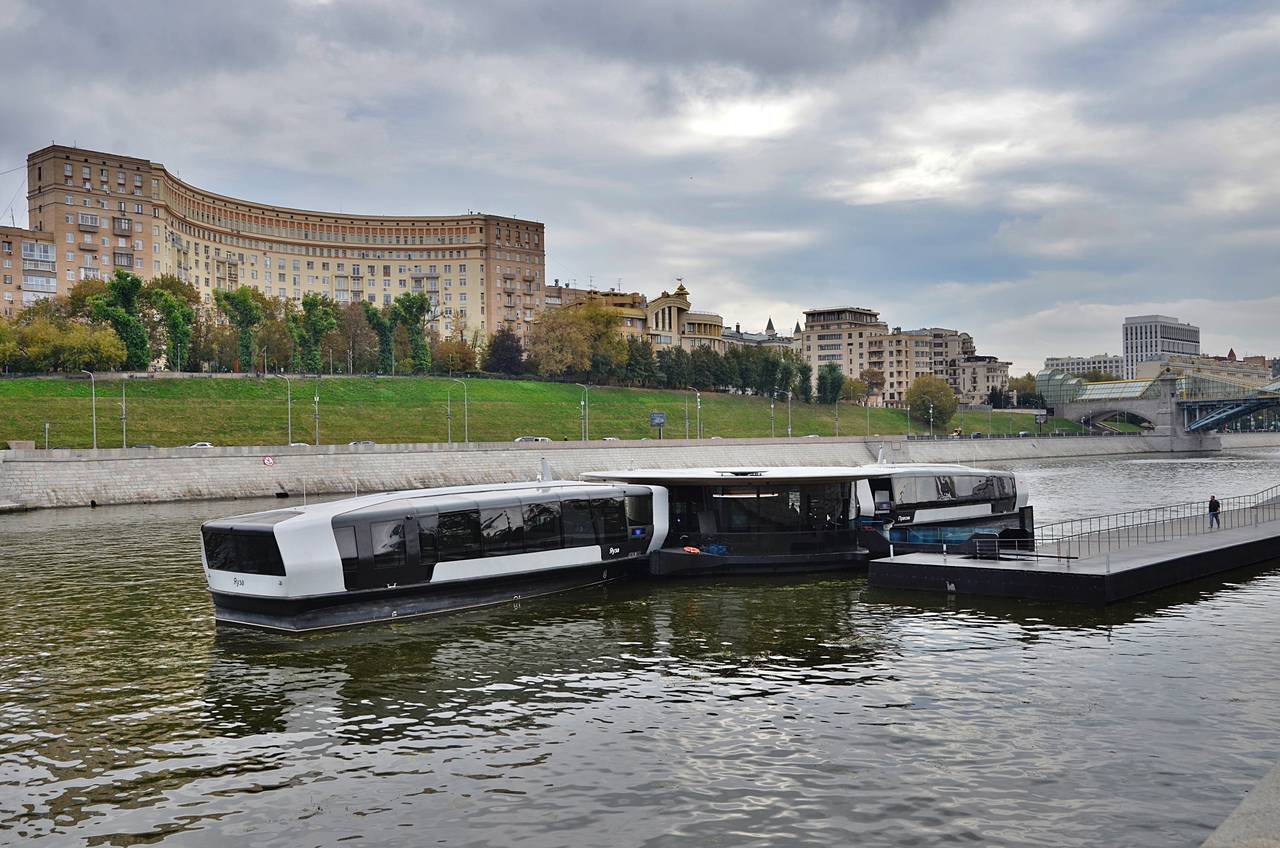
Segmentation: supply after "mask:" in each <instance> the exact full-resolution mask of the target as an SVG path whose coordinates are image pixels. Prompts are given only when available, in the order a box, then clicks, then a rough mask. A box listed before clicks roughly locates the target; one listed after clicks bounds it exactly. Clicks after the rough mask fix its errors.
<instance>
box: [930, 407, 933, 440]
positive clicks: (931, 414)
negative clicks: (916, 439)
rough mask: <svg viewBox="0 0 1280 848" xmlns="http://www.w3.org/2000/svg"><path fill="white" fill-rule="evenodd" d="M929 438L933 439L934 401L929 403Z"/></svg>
mask: <svg viewBox="0 0 1280 848" xmlns="http://www.w3.org/2000/svg"><path fill="white" fill-rule="evenodd" d="M929 438H930V439H932V438H933V401H929Z"/></svg>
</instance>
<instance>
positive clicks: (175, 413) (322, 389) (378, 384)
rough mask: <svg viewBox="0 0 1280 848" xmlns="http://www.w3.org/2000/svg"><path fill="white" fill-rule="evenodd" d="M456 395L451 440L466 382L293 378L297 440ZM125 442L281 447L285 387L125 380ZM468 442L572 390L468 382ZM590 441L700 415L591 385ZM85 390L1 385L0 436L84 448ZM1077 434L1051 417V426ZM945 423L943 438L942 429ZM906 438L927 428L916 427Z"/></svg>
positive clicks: (898, 413)
mask: <svg viewBox="0 0 1280 848" xmlns="http://www.w3.org/2000/svg"><path fill="white" fill-rule="evenodd" d="M120 389H121V383H120V381H101V380H100V381H99V382H98V386H97V391H98V404H97V412H98V446H99V447H102V448H111V447H119V446H120ZM450 391H451V393H452V407H453V439H454V441H459V442H460V441H462V438H463V409H462V387H461V386H459V385H458V384H457V383H452V382H450V381H449V380H447V379H444V378H434V377H392V378H371V377H370V378H364V377H357V378H351V379H325V380H319V381H317V380H302V379H298V378H294V379H293V440H294V441H297V442H311V441H313V426H314V418H313V413H314V405H313V401H312V398H313V397H315V395H316V394H317V393H318V394H319V397H320V441H321V442H322V443H339V444H342V443H346V442H348V441H352V440H355V439H371V440H373V441H375V442H380V443H394V442H443V441H445V439H446V435H447V419H446V415H445V401H446V395H447V393H449V392H450ZM125 392H126V394H127V407H128V435H129V444H137V443H140V442H141V443H149V444H154V445H157V446H160V447H167V446H172V445H183V444H190V443H191V442H194V441H208V442H212V443H213V444H215V445H261V444H276V445H278V444H284V443H285V441H286V438H287V433H286V404H285V382H284V380H281V379H265V380H258V379H208V378H196V379H154V380H130V381H128V382H126V383H125ZM467 393H468V396H469V400H470V415H469V418H470V436H471V440H472V441H477V442H488V441H510V440H511V439H512V438H514V437H516V436H521V435H534V436H548V437H550V438H552V439H555V440H557V441H559V440H561V439H566V438H567V439H570V440H574V439H578V438H580V433H581V431H580V429H579V428H580V424H579V417H578V415H579V399H580V398H581V396H582V390H581V389H579V388H578V387H577V386H573V385H565V384H559V383H539V382H534V381H528V380H468V381H467ZM590 397H591V407H590V409H591V437H592V438H593V439H599V438H603V437H605V436H617V437H619V438H622V439H639V438H642V437H649V438H656V437H657V431H656V430H654V429H651V428H650V427H649V413H650V412H665V413H666V414H667V427H666V431H665V436H666V437H667V438H683V437H684V435H685V405H686V402H687V404H688V410H689V433H690V435H693V434H694V432H695V427H696V417H697V413H696V411H695V399H694V396H693V393H692V392H674V391H667V390H659V389H621V388H607V387H600V388H593V389H592V390H591V394H590ZM89 398H90V392H89V381H88V380H87V379H83V378H82V379H74V380H72V379H43V380H35V379H14V380H0V442H4V441H7V440H9V439H34V440H35V441H36V444H37V446H43V444H44V435H43V434H44V423H45V422H46V421H47V422H49V425H50V427H49V446H50V447H88V446H89V445H90V443H91V426H90V400H89ZM773 416H774V425H773V426H774V433H775V434H776V435H778V436H785V435H786V433H787V404H786V402H785V401H782V402H777V403H775V404H774V407H773ZM769 420H770V409H769V402H768V401H767V400H762V399H760V398H751V397H739V396H737V395H724V394H712V393H708V392H703V394H702V428H703V435H704V436H706V437H710V436H721V437H724V438H733V437H747V436H757V437H758V436H768V435H770V424H769ZM791 426H792V433H793V434H794V435H795V436H805V435H808V434H810V433H816V434H818V435H820V436H832V435H835V414H834V410H833V408H832V407H829V406H825V407H824V406H816V405H808V404H804V403H798V402H797V403H793V404H792V407H791ZM950 426H951V427H955V426H959V427H962V428H964V431H965V433H966V434H967V433H970V432H973V431H975V430H977V431H980V432H983V433H997V434H999V433H1009V432H1012V433H1016V432H1018V431H1019V430H1031V431H1034V430H1035V422H1034V419H1033V418H1032V417H1031V416H1029V415H1017V414H1009V413H1000V412H996V413H993V414H992V415H991V416H990V417H988V414H987V413H985V412H961V413H959V414H958V415H957V416H956V419H955V420H954V421H953V422H952V423H951V425H950ZM1055 428H1058V429H1066V430H1073V431H1074V430H1078V429H1079V427H1078V426H1076V425H1074V424H1072V423H1071V422H1068V421H1064V420H1061V419H1054V420H1052V421H1051V422H1050V423H1049V424H1047V425H1045V430H1046V432H1048V431H1049V430H1051V429H1055ZM949 429H950V428H949V427H944V426H943V425H942V424H941V422H939V423H938V425H937V426H936V427H935V430H936V432H937V433H939V434H943V433H945V432H948V431H949ZM911 430H912V432H913V433H921V432H927V427H926V428H923V429H922V428H920V427H918V426H916V425H915V424H912V428H911ZM906 432H907V420H906V415H905V413H904V412H903V411H902V410H896V409H880V408H875V407H873V408H871V409H870V410H867V409H864V408H863V407H861V406H853V405H849V404H841V405H840V435H842V436H861V435H864V434H868V433H869V434H871V435H892V434H901V433H906Z"/></svg>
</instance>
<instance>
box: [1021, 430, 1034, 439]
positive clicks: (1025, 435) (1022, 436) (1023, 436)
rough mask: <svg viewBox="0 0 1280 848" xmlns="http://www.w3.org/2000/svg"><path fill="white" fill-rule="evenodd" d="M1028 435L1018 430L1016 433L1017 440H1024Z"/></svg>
mask: <svg viewBox="0 0 1280 848" xmlns="http://www.w3.org/2000/svg"><path fill="white" fill-rule="evenodd" d="M1030 435H1031V434H1030V433H1028V432H1027V431H1026V430H1019V431H1018V438H1019V439H1025V438H1028V437H1029V436H1030Z"/></svg>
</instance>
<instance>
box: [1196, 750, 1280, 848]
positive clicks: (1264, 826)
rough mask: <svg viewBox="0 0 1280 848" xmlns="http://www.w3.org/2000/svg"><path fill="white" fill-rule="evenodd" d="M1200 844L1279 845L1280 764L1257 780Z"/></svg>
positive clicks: (1217, 847) (1224, 847) (1216, 847)
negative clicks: (1237, 804)
mask: <svg viewBox="0 0 1280 848" xmlns="http://www.w3.org/2000/svg"><path fill="white" fill-rule="evenodd" d="M1201 848H1280V766H1276V767H1275V768H1273V769H1272V770H1271V771H1270V772H1268V773H1267V776H1266V777H1264V778H1262V780H1261V781H1259V782H1258V785H1257V786H1255V787H1254V788H1253V790H1252V791H1250V792H1249V794H1248V795H1246V796H1245V799H1244V800H1243V801H1241V802H1240V806H1238V807H1236V809H1235V812H1233V813H1232V814H1231V815H1230V816H1228V817H1227V820H1226V821H1224V822H1223V823H1222V824H1221V825H1219V826H1218V829H1217V830H1215V831H1214V832H1213V833H1211V834H1210V835H1209V838H1208V839H1206V840H1205V841H1204V844H1203V845H1202V846H1201Z"/></svg>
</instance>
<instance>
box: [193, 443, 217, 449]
mask: <svg viewBox="0 0 1280 848" xmlns="http://www.w3.org/2000/svg"><path fill="white" fill-rule="evenodd" d="M187 447H189V448H211V447H213V443H212V442H192V443H191V444H189V445H187Z"/></svg>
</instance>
